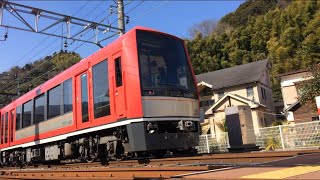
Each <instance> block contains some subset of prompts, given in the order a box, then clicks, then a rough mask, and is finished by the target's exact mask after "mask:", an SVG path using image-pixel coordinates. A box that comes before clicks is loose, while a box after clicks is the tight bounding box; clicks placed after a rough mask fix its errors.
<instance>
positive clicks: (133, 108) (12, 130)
mask: <svg viewBox="0 0 320 180" xmlns="http://www.w3.org/2000/svg"><path fill="white" fill-rule="evenodd" d="M195 82H196V80H195V76H194V73H193V70H192V68H191V64H190V60H189V56H188V53H187V50H186V47H185V45H184V43H183V40H181V39H179V38H177V37H174V36H172V35H169V34H165V33H162V32H159V31H155V30H152V29H148V28H143V27H136V28H134V29H132V30H131V31H129V32H127V33H126V34H125V35H123V36H121V37H120V38H119V39H117V40H116V41H115V42H113V43H111V44H110V45H108V46H106V47H104V48H103V49H101V50H99V51H98V52H96V53H94V54H93V55H91V56H90V57H88V58H86V59H83V60H81V61H80V62H79V63H77V64H75V65H74V66H72V67H70V68H69V69H67V70H65V71H64V72H62V73H60V74H59V75H57V76H56V77H54V78H52V79H50V80H49V81H47V82H45V83H44V84H42V85H40V86H38V87H37V88H35V89H33V90H32V91H30V92H28V93H26V94H25V95H23V96H22V97H20V98H18V99H16V100H15V101H13V102H12V103H10V104H9V105H7V106H5V107H3V108H2V109H1V128H0V136H1V140H0V149H1V163H2V164H5V165H17V164H25V163H35V162H45V161H60V160H65V159H78V160H86V161H88V162H90V161H93V160H96V159H100V160H102V159H104V158H111V157H113V158H117V159H119V158H123V157H126V156H128V155H130V156H140V155H143V154H146V153H149V154H150V153H151V154H153V155H154V156H156V157H161V156H163V155H164V154H165V152H166V151H167V150H177V149H186V148H192V147H194V146H196V145H197V143H198V136H199V100H198V93H197V89H196V83H195Z"/></svg>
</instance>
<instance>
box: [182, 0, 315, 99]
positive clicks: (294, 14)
mask: <svg viewBox="0 0 320 180" xmlns="http://www.w3.org/2000/svg"><path fill="white" fill-rule="evenodd" d="M187 47H188V50H189V53H190V56H191V60H192V63H193V66H194V70H195V72H196V74H200V73H204V72H209V71H214V70H218V69H222V68H227V67H231V66H235V65H240V64H244V63H249V62H252V61H258V60H262V59H266V58H268V59H269V60H270V62H271V63H272V70H271V76H272V78H271V81H272V83H273V89H274V90H275V91H274V94H275V98H280V91H279V90H280V89H279V83H278V80H277V78H276V77H277V75H279V74H281V73H285V72H290V71H294V70H299V69H306V68H308V67H309V66H311V65H313V64H316V63H319V62H320V1H317V0H305V1H301V0H297V1H288V0H287V1H285V0H278V1H277V0H269V1H259V0H248V1H247V2H245V3H243V4H242V5H241V6H240V7H239V8H238V9H237V10H236V11H235V12H233V13H231V14H228V15H226V16H225V17H223V18H222V19H221V20H220V22H219V23H218V25H217V26H215V29H214V30H213V32H212V33H211V34H210V35H208V36H203V35H202V34H201V32H200V31H199V33H198V34H197V35H196V36H195V37H194V38H193V39H189V40H187Z"/></svg>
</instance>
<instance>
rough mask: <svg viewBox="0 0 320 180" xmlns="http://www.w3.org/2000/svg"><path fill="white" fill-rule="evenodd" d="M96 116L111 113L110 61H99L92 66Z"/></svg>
mask: <svg viewBox="0 0 320 180" xmlns="http://www.w3.org/2000/svg"><path fill="white" fill-rule="evenodd" d="M92 75H93V101H94V118H99V117H103V116H107V115H110V99H109V80H108V62H107V61H106V60H104V61H102V62H100V63H98V64H97V65H95V66H93V68H92Z"/></svg>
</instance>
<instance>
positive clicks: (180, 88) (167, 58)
mask: <svg viewBox="0 0 320 180" xmlns="http://www.w3.org/2000/svg"><path fill="white" fill-rule="evenodd" d="M137 44H138V56H139V66H140V79H141V90H142V95H144V96H173V97H186V98H196V97H197V93H196V88H195V85H194V81H193V78H192V75H191V70H190V66H189V63H188V60H187V56H186V53H185V49H184V46H183V42H182V41H181V40H179V39H177V38H174V37H171V36H166V35H162V34H158V33H152V32H145V31H137Z"/></svg>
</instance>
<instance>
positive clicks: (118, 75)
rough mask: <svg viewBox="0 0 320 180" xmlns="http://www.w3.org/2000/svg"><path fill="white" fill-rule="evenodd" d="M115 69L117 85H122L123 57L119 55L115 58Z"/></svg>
mask: <svg viewBox="0 0 320 180" xmlns="http://www.w3.org/2000/svg"><path fill="white" fill-rule="evenodd" d="M115 71H116V85H117V87H119V86H122V68H121V57H118V58H117V59H116V60H115Z"/></svg>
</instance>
